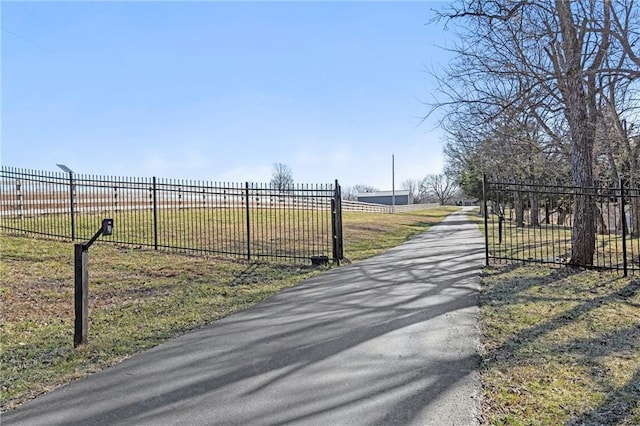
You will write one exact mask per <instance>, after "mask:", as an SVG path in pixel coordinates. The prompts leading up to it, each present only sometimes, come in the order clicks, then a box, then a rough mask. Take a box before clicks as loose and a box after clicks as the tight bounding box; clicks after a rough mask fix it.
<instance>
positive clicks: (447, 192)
mask: <svg viewBox="0 0 640 426" xmlns="http://www.w3.org/2000/svg"><path fill="white" fill-rule="evenodd" d="M421 186H422V187H423V188H424V191H425V193H427V194H429V195H431V196H433V197H435V198H436V199H437V200H438V202H439V203H440V205H441V206H444V205H445V204H446V203H448V202H450V201H451V200H452V199H453V197H454V196H455V195H456V193H457V191H458V186H457V185H456V184H455V182H454V181H453V180H452V179H450V178H449V177H448V176H447V175H445V174H439V175H427V176H426V177H425V178H424V179H423V180H422V185H421Z"/></svg>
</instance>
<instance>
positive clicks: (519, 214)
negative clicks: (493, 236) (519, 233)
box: [513, 190, 524, 228]
mask: <svg viewBox="0 0 640 426" xmlns="http://www.w3.org/2000/svg"><path fill="white" fill-rule="evenodd" d="M513 208H514V209H515V211H516V227H517V228H522V227H524V203H523V202H522V195H521V194H520V191H518V190H515V191H513Z"/></svg>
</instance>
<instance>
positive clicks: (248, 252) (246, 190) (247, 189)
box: [244, 182, 251, 261]
mask: <svg viewBox="0 0 640 426" xmlns="http://www.w3.org/2000/svg"><path fill="white" fill-rule="evenodd" d="M244 202H245V208H246V210H247V260H249V261H250V260H251V226H250V222H249V221H250V214H249V182H245V183H244Z"/></svg>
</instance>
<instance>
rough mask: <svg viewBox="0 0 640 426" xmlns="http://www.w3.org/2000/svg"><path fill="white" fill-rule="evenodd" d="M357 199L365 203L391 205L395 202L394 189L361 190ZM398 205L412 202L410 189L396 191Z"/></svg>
mask: <svg viewBox="0 0 640 426" xmlns="http://www.w3.org/2000/svg"><path fill="white" fill-rule="evenodd" d="M356 197H357V200H358V201H361V202H363V203H373V204H385V205H387V206H390V205H392V204H393V192H392V191H378V192H360V193H358V194H357V195H356ZM395 198H396V202H395V205H396V206H406V205H407V204H411V202H412V201H413V200H412V199H411V194H410V193H409V191H408V190H398V191H396V193H395Z"/></svg>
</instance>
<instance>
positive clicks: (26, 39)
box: [0, 27, 47, 50]
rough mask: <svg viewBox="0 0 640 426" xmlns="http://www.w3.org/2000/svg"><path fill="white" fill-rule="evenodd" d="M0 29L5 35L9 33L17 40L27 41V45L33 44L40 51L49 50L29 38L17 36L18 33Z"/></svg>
mask: <svg viewBox="0 0 640 426" xmlns="http://www.w3.org/2000/svg"><path fill="white" fill-rule="evenodd" d="M0 29H1V30H2V31H4V32H5V33H7V34H11V35H12V36H14V37H16V38H19V39H20V40H22V41H25V42H27V43H29V44H31V45H33V46H35V47H37V48H39V49H42V50H47V48H46V47H43V46H40V45H39V44H38V43H35V42H33V41H31V40H29V39H28V38H25V37H22V36H21V35H20V34H16V33H14V32H13V31H9V30H8V29H6V28H3V27H0Z"/></svg>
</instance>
